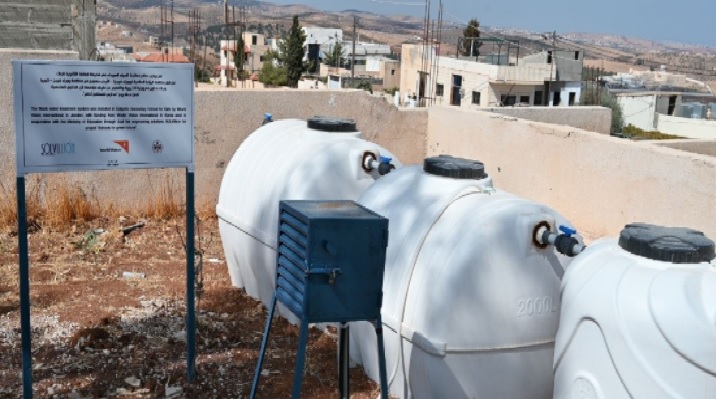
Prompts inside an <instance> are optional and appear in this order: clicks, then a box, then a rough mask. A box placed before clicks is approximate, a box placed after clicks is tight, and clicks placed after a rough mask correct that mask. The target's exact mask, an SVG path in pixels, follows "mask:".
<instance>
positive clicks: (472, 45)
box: [461, 18, 482, 57]
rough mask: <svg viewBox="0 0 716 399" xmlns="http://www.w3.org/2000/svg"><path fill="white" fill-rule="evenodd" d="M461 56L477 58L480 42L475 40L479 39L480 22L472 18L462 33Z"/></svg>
mask: <svg viewBox="0 0 716 399" xmlns="http://www.w3.org/2000/svg"><path fill="white" fill-rule="evenodd" d="M462 37H463V39H462V46H461V50H462V55H465V56H468V57H469V56H475V57H477V56H479V55H480V47H481V46H482V42H480V41H479V40H477V38H479V37H480V22H478V21H477V19H475V18H473V19H471V20H470V22H468V24H467V27H466V28H465V29H464V30H463V31H462Z"/></svg>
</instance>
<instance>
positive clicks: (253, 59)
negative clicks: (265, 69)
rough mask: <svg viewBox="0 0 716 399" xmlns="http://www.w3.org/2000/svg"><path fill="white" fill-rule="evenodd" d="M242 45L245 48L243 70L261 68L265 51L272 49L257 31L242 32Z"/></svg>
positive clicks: (253, 70) (250, 70) (252, 70)
mask: <svg viewBox="0 0 716 399" xmlns="http://www.w3.org/2000/svg"><path fill="white" fill-rule="evenodd" d="M243 39H244V46H245V50H246V52H247V53H246V58H245V60H246V61H245V62H244V70H245V71H249V72H255V71H258V70H260V69H261V67H262V66H263V64H264V59H265V57H266V53H268V52H269V50H272V47H273V46H271V45H270V44H269V43H268V41H267V40H266V37H265V36H264V35H262V34H259V33H254V32H244V36H243Z"/></svg>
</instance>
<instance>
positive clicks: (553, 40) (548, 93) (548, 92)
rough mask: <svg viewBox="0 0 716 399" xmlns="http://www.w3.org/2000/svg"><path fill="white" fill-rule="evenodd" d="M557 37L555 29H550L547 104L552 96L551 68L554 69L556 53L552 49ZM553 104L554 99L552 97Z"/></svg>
mask: <svg viewBox="0 0 716 399" xmlns="http://www.w3.org/2000/svg"><path fill="white" fill-rule="evenodd" d="M556 38H557V31H552V60H551V61H552V62H550V64H549V84H548V85H547V106H549V99H550V98H551V97H552V70H553V69H554V63H555V62H556V61H557V54H556V53H555V51H554V48H555V40H556ZM552 104H554V99H552Z"/></svg>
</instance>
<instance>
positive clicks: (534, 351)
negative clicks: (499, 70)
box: [350, 156, 569, 399]
mask: <svg viewBox="0 0 716 399" xmlns="http://www.w3.org/2000/svg"><path fill="white" fill-rule="evenodd" d="M359 202H360V203H361V204H362V205H364V206H366V207H368V208H369V209H372V210H373V211H375V212H377V213H379V214H381V215H383V216H385V217H387V218H388V219H389V232H390V233H389V242H388V252H387V259H386V269H385V280H384V283H383V307H382V312H381V313H382V317H383V320H382V322H383V334H384V337H385V338H384V342H385V347H386V362H387V370H388V379H389V384H390V393H391V394H392V395H395V396H397V397H399V398H450V399H462V398H490V399H508V398H509V399H515V398H534V399H548V398H551V397H552V389H553V378H552V368H551V365H552V359H553V349H554V337H555V334H556V333H557V323H558V319H559V306H560V304H559V287H560V279H561V276H562V274H563V270H564V267H565V266H566V265H567V264H568V262H569V258H567V257H565V256H563V255H560V254H558V253H556V252H555V250H554V248H553V247H550V248H540V247H539V246H538V243H537V242H535V241H534V237H535V235H536V232H537V231H538V230H539V228H540V227H541V226H549V228H550V229H551V230H552V231H555V230H556V229H557V228H558V226H567V225H568V222H567V221H566V220H565V219H564V218H563V217H562V216H560V215H559V214H558V213H557V212H555V211H554V210H552V209H550V208H548V207H546V206H543V205H540V204H537V203H534V202H531V201H528V200H525V199H522V198H518V197H516V196H515V195H512V194H508V193H506V192H503V191H500V190H495V189H493V187H492V179H491V178H490V177H488V176H487V175H486V174H485V173H484V165H482V164H481V163H479V162H476V161H469V160H463V159H459V158H451V157H449V156H441V157H436V158H428V159H426V160H425V164H424V165H423V167H421V166H409V167H404V168H402V169H400V170H397V171H395V172H393V173H391V174H390V175H388V176H386V177H384V178H382V179H380V180H379V181H377V182H376V183H375V184H374V185H373V186H371V187H370V188H369V189H368V190H367V191H366V192H365V193H364V194H363V195H362V196H361V197H360V199H359ZM350 339H351V347H350V350H351V356H352V358H353V360H354V361H356V362H357V363H361V364H363V367H364V369H365V370H366V373H367V374H368V376H370V377H371V378H372V379H374V380H377V379H378V361H377V355H376V349H375V348H376V335H375V332H374V329H373V327H372V326H371V325H370V324H368V323H366V322H360V323H352V324H351V334H350Z"/></svg>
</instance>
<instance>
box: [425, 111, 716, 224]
mask: <svg viewBox="0 0 716 399" xmlns="http://www.w3.org/2000/svg"><path fill="white" fill-rule="evenodd" d="M446 126H449V128H446ZM441 153H446V154H453V155H455V156H461V157H468V158H474V159H479V160H481V161H483V162H485V165H486V170H487V172H488V173H489V174H490V175H491V176H492V177H493V179H494V182H495V186H496V187H498V188H501V189H504V190H507V191H510V192H512V193H515V194H517V195H520V196H523V197H526V198H529V199H532V200H535V201H538V202H540V203H544V204H547V205H549V206H551V207H552V208H555V209H557V210H558V211H559V212H561V213H562V214H564V215H565V216H566V217H567V218H569V219H570V220H571V221H572V222H573V223H574V224H575V226H576V227H577V228H578V229H581V230H582V231H584V232H586V233H587V235H589V236H591V237H600V236H616V235H617V234H618V233H619V231H620V230H621V229H622V228H623V226H624V225H625V224H627V223H630V222H638V221H641V222H648V223H656V224H663V225H670V226H688V227H692V228H696V229H699V230H702V231H704V232H705V233H706V234H707V235H708V236H710V237H711V238H716V222H714V220H716V207H714V206H712V204H716V190H714V189H713V188H714V187H716V158H713V157H709V156H705V155H698V154H691V153H687V152H684V151H679V150H674V149H671V148H661V147H658V146H655V145H653V144H650V143H644V142H633V141H629V140H623V139H617V138H613V137H609V136H605V135H603V134H597V133H592V132H586V131H583V130H580V129H575V128H571V127H566V126H556V125H550V124H544V123H539V122H530V121H525V120H520V119H517V118H512V117H507V116H502V115H495V114H490V113H485V112H476V111H465V110H460V109H455V108H440V107H435V108H432V109H431V110H430V114H429V118H428V154H429V155H435V154H441Z"/></svg>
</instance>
